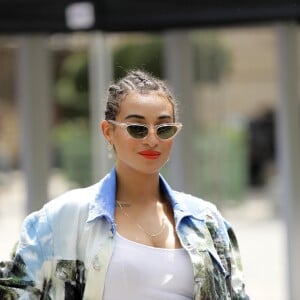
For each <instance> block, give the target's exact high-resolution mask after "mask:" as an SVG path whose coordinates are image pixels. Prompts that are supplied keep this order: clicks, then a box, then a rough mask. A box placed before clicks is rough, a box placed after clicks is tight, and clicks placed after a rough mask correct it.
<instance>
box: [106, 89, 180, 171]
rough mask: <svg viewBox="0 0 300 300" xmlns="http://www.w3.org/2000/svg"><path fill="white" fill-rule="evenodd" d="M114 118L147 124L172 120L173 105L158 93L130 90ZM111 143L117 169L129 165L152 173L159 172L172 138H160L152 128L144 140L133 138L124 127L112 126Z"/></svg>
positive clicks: (169, 148) (167, 157) (170, 121)
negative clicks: (142, 93)
mask: <svg viewBox="0 0 300 300" xmlns="http://www.w3.org/2000/svg"><path fill="white" fill-rule="evenodd" d="M116 121H118V122H122V123H141V124H146V125H158V124H163V123H172V122H174V120H173V107H172V104H171V103H170V102H169V101H168V99H167V98H165V97H163V96H161V95H159V94H158V93H155V92H153V93H150V94H145V95H141V94H138V93H135V92H132V93H130V94H128V95H127V96H126V98H125V99H124V100H123V101H122V102H121V104H120V111H119V113H118V115H117V117H116ZM110 126H113V125H111V124H110ZM111 143H112V144H113V145H114V148H115V151H116V167H117V168H118V169H120V168H122V169H126V168H129V169H133V170H135V171H139V172H142V173H147V174H153V173H157V172H159V170H160V169H161V168H162V166H163V165H164V164H165V163H166V162H167V160H168V159H169V156H170V151H171V148H172V145H173V140H172V139H171V140H166V141H164V140H161V139H159V138H158V137H157V136H156V134H155V130H154V128H151V129H150V130H149V132H148V135H147V137H145V138H144V139H135V138H133V137H131V136H130V135H129V134H128V132H127V130H126V129H124V128H122V127H120V126H114V129H113V130H112V133H111Z"/></svg>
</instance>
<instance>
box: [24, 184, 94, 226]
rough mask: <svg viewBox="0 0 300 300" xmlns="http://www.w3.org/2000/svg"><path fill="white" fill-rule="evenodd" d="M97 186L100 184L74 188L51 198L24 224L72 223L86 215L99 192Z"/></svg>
mask: <svg viewBox="0 0 300 300" xmlns="http://www.w3.org/2000/svg"><path fill="white" fill-rule="evenodd" d="M97 186H98V184H96V185H93V186H90V187H86V188H78V189H73V190H70V191H67V192H65V193H63V194H62V195H60V196H58V197H56V198H54V199H52V200H50V201H49V202H47V203H46V204H45V205H44V206H43V207H42V208H41V209H40V210H38V211H35V212H33V213H31V214H29V215H28V216H27V217H26V218H25V220H24V226H25V227H27V228H31V227H37V226H38V227H41V226H42V227H46V226H47V227H48V226H55V225H58V224H60V223H61V222H65V223H67V222H68V223H72V222H74V221H75V220H76V219H78V218H82V217H86V216H87V214H88V210H89V206H90V203H91V201H93V199H94V198H95V195H96V193H97ZM60 225H61V224H60Z"/></svg>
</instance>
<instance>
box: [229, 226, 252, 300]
mask: <svg viewBox="0 0 300 300" xmlns="http://www.w3.org/2000/svg"><path fill="white" fill-rule="evenodd" d="M225 224H226V227H227V232H228V237H229V251H230V253H229V258H228V259H229V266H230V276H229V277H228V282H227V284H228V285H229V286H230V290H231V292H232V297H231V298H232V299H234V300H249V299H250V298H249V296H248V295H247V294H246V292H245V283H244V278H243V266H242V259H241V256H240V250H239V245H238V241H237V238H236V235H235V233H234V231H233V228H232V227H231V226H230V225H229V224H228V222H226V221H225Z"/></svg>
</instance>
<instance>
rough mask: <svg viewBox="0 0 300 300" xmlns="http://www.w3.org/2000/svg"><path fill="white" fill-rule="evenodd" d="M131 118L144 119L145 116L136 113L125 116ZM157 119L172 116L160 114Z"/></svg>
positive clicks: (126, 118) (170, 117)
mask: <svg viewBox="0 0 300 300" xmlns="http://www.w3.org/2000/svg"><path fill="white" fill-rule="evenodd" d="M131 118H135V119H140V120H145V117H144V116H141V115H136V114H132V115H128V116H126V117H125V120H128V119H131ZM158 119H159V120H162V119H172V116H170V115H161V116H159V117H158Z"/></svg>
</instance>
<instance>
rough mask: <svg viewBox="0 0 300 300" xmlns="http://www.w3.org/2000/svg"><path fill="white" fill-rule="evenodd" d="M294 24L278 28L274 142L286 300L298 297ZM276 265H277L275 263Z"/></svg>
mask: <svg viewBox="0 0 300 300" xmlns="http://www.w3.org/2000/svg"><path fill="white" fill-rule="evenodd" d="M297 31H298V27H297V25H296V24H292V23H285V24H280V25H278V26H277V35H278V64H279V74H278V75H279V81H278V86H279V99H278V111H277V140H278V160H279V174H280V179H279V183H280V185H281V197H280V199H281V205H282V208H283V212H284V217H285V221H286V226H287V237H288V249H287V250H288V252H287V253H288V277H287V282H288V285H289V299H291V300H295V299H298V298H299V295H300V285H299V278H300V260H299V253H300V159H299V155H300V102H299V97H298V82H299V78H298V74H297V68H298V57H297V56H298V50H297V43H298V41H297ZM268 251H272V249H269V250H268ZM274 263H276V262H274Z"/></svg>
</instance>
